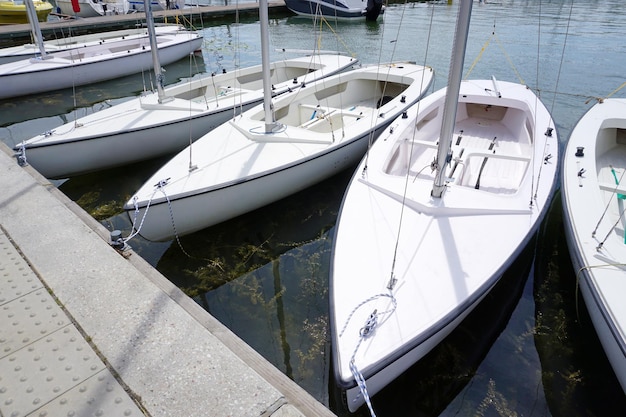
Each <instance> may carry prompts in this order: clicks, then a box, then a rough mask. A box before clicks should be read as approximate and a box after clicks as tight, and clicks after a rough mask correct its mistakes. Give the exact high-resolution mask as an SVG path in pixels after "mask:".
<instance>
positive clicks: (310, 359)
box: [0, 0, 626, 416]
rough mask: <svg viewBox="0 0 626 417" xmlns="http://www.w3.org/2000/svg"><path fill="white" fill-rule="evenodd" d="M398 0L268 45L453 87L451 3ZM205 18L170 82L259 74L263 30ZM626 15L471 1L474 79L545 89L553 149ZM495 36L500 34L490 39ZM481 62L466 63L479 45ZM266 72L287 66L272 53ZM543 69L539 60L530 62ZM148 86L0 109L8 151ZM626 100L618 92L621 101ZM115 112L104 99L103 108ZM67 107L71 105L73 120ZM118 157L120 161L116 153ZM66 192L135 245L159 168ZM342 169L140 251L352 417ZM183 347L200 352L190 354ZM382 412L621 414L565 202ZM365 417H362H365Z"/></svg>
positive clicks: (75, 184) (279, 23) (104, 88)
mask: <svg viewBox="0 0 626 417" xmlns="http://www.w3.org/2000/svg"><path fill="white" fill-rule="evenodd" d="M454 3H455V4H454V5H453V6H449V5H448V4H447V1H444V2H430V3H427V4H426V3H408V4H406V5H402V4H397V3H394V4H393V5H390V6H389V7H388V9H387V12H386V13H385V16H384V19H382V20H379V22H377V23H367V24H366V23H363V22H360V23H334V22H330V23H328V24H321V25H317V26H315V27H314V26H313V24H312V22H311V21H310V20H306V19H301V18H294V17H292V16H290V15H289V14H278V15H272V16H271V27H270V36H271V42H272V47H273V48H293V49H312V48H314V47H315V46H316V45H318V44H319V45H320V46H321V48H322V49H328V50H330V49H334V50H341V51H345V52H348V53H351V54H354V55H355V56H356V57H358V58H360V59H361V60H362V61H364V62H367V63H375V62H378V61H389V60H403V59H409V60H413V61H417V62H418V63H426V64H428V65H431V66H433V67H434V68H435V71H436V82H435V88H440V87H443V86H445V84H446V82H447V70H448V64H449V62H448V61H449V55H450V47H451V43H452V38H451V37H452V33H453V27H454V22H455V18H456V10H457V9H456V2H454ZM233 20H234V18H233V19H227V20H223V21H211V22H210V23H206V24H205V28H204V29H203V32H204V36H205V40H206V42H205V45H204V49H203V54H202V56H201V57H196V58H195V59H194V60H192V61H191V65H190V62H189V61H188V60H183V61H181V62H179V63H177V64H175V65H170V66H168V67H167V68H166V69H167V73H166V79H167V81H168V82H175V81H177V80H178V79H181V78H185V77H188V76H190V75H192V74H194V73H196V72H203V71H207V72H212V71H220V70H221V69H222V68H227V69H231V68H233V67H234V66H236V65H240V66H248V65H253V64H257V63H259V61H260V45H259V43H258V38H259V30H258V22H256V21H253V20H247V21H241V22H239V23H232V22H233ZM624 27H626V8H625V7H624V5H623V3H622V1H621V0H596V1H593V0H590V1H582V0H580V1H567V0H553V1H548V0H544V1H538V0H536V1H530V0H527V1H515V0H503V1H500V2H496V1H492V2H486V3H485V4H480V3H479V2H475V6H474V11H473V16H472V24H471V28H470V39H469V42H468V53H467V58H466V69H467V70H468V71H469V70H470V69H471V74H470V78H485V77H491V75H495V76H496V78H498V79H502V80H509V81H520V80H522V81H523V82H525V83H526V84H528V85H529V86H530V87H531V88H533V89H535V90H536V91H539V93H540V95H541V98H542V100H543V101H544V102H545V104H546V105H547V107H548V108H549V109H551V111H552V114H553V116H554V118H555V120H556V122H557V126H558V131H559V134H560V139H561V144H562V145H564V144H565V143H566V141H567V137H568V135H569V132H570V131H571V129H572V128H573V126H574V124H575V123H576V121H577V120H578V118H580V117H581V116H582V115H583V114H584V112H585V111H586V110H587V109H588V108H589V107H590V106H591V105H592V104H593V101H589V102H588V100H589V99H590V98H591V97H605V96H607V95H609V94H611V93H612V92H613V91H614V90H616V89H617V88H618V87H620V86H621V85H622V83H623V82H624V81H626V79H625V72H624V69H625V68H626V42H624V34H625V32H626V31H625V29H624ZM492 33H494V35H492ZM483 48H485V51H484V53H483V54H482V55H481V57H480V60H478V62H477V63H476V65H475V66H473V64H474V59H475V58H476V57H477V56H479V54H480V52H481V49H483ZM272 55H273V57H272V58H273V59H278V58H280V57H281V53H279V52H276V51H273V52H272ZM537 57H539V59H538V58H537ZM148 79H149V77H148V74H145V75H137V76H133V77H126V78H124V79H120V80H115V81H110V82H106V83H100V84H95V85H92V86H88V87H81V88H77V89H76V91H75V92H73V91H71V90H68V91H61V92H54V93H48V94H43V95H39V96H32V97H28V98H23V99H14V100H9V101H0V126H3V127H1V128H0V137H2V139H3V141H4V142H5V143H8V144H12V143H14V142H17V141H19V140H21V139H24V138H28V137H30V136H32V135H34V134H36V133H39V132H41V131H44V130H47V129H51V128H54V127H56V126H58V125H60V124H62V123H64V122H65V121H67V120H72V119H73V118H74V117H76V116H80V115H83V114H85V113H88V112H92V111H97V110H98V109H100V108H102V107H105V106H108V105H110V104H109V103H110V102H112V103H115V102H117V101H118V100H124V99H125V97H129V96H132V95H134V94H137V93H138V92H139V91H140V90H141V89H142V88H143V87H142V86H143V85H144V82H146V80H148ZM624 94H625V93H624V91H622V90H620V91H618V92H617V93H616V94H615V96H619V97H624ZM104 100H108V101H106V102H105V101H104ZM74 109H76V110H74ZM119 151H120V150H115V149H112V150H111V152H119ZM164 161H165V159H163V160H159V161H150V162H146V163H142V164H137V165H135V166H132V167H126V168H122V169H117V170H111V171H106V172H101V173H96V174H90V175H85V176H81V177H76V178H72V179H70V180H67V181H58V182H56V184H57V185H58V186H59V188H60V189H61V190H62V191H63V192H64V193H66V194H67V195H68V196H69V197H70V198H72V199H73V200H75V201H77V202H78V203H79V204H80V205H81V206H82V207H83V208H85V210H87V211H88V212H90V213H91V214H92V215H93V216H94V217H96V218H98V219H99V220H101V221H102V222H103V223H104V224H105V225H106V226H107V227H109V228H111V229H114V228H115V229H121V230H123V232H124V234H125V235H126V234H127V233H128V228H129V224H130V223H129V221H128V219H127V218H126V216H125V215H122V214H121V205H122V204H123V203H124V202H125V201H126V199H127V198H128V197H129V196H130V195H131V194H132V193H133V192H134V191H135V190H136V189H137V188H138V187H139V186H140V185H141V184H142V183H143V181H144V180H145V179H146V178H147V177H148V176H150V175H151V173H152V172H153V171H154V170H156V169H157V168H158V167H159V166H160V165H161V164H162V163H163V162H164ZM351 174H352V173H351V172H350V171H346V172H344V173H342V174H341V175H338V176H336V177H334V178H331V179H330V180H328V181H325V182H324V183H321V184H319V185H317V186H315V187H312V188H310V189H308V190H306V191H304V192H301V193H299V194H297V195H294V196H292V197H290V198H287V199H285V200H282V201H279V202H277V203H275V204H272V205H270V206H268V207H265V208H263V209H260V210H257V211H255V212H253V213H250V214H248V215H245V216H241V217H238V218H236V219H233V220H231V221H228V222H225V223H223V224H220V225H217V226H215V227H212V228H209V229H206V230H203V231H201V232H198V233H196V234H193V235H190V236H185V237H183V238H181V239H180V243H178V242H166V243H158V244H157V243H151V242H147V241H144V240H141V239H140V238H136V239H134V240H132V241H131V242H130V243H131V245H132V247H133V248H134V249H135V250H136V251H137V252H138V253H139V254H140V255H141V256H143V257H144V258H146V259H147V260H148V261H149V262H150V263H151V264H152V265H154V266H155V267H156V268H157V269H158V270H159V271H161V272H162V273H163V274H164V275H165V276H167V277H168V278H169V279H170V280H171V281H172V282H174V283H175V284H176V285H177V286H179V287H180V288H182V289H183V290H184V291H185V292H186V293H187V294H189V295H190V296H191V297H193V298H194V299H195V300H196V301H197V302H198V303H199V304H201V305H202V306H203V307H204V308H205V309H206V310H207V311H209V312H210V313H211V314H212V315H214V316H215V317H217V318H218V319H219V320H220V321H222V322H223V323H224V324H226V325H227V326H228V327H230V328H231V329H232V330H233V331H234V332H235V333H237V334H238V335H239V336H240V337H241V338H243V339H244V340H245V341H246V342H247V343H248V344H250V345H251V346H252V347H254V348H255V349H256V350H258V351H259V352H260V353H261V354H262V355H263V356H265V357H266V358H267V359H268V360H269V361H271V362H272V363H273V364H274V365H275V366H277V367H278V368H279V369H280V370H281V371H283V372H285V373H286V374H287V375H288V376H289V377H291V378H292V379H293V380H295V381H296V382H297V383H298V384H300V385H301V386H302V387H304V388H305V389H306V390H307V391H309V392H310V393H311V394H312V395H313V396H315V397H316V398H318V399H319V400H320V401H321V402H322V403H324V404H326V405H328V406H329V407H330V408H331V409H332V410H333V411H335V412H336V413H337V414H339V415H347V413H346V411H345V410H344V409H343V408H342V406H341V403H340V401H338V400H337V393H336V392H335V390H334V389H333V384H332V381H333V380H332V376H331V375H330V357H329V355H330V346H329V344H328V327H327V316H328V305H327V291H328V266H329V258H330V248H331V246H332V239H333V232H334V224H335V220H336V216H337V211H338V209H339V205H340V202H341V198H342V196H343V192H344V190H345V186H346V184H347V182H348V180H349V178H350V176H351ZM190 342H193V341H190ZM373 404H374V409H375V410H376V412H377V415H378V416H437V415H458V416H467V415H470V416H500V415H504V416H550V415H552V416H613V415H626V396H624V393H623V391H622V390H621V388H620V386H619V384H618V382H617V380H616V378H615V376H614V374H613V371H612V369H611V368H610V365H609V364H608V362H607V359H606V357H605V356H604V353H603V351H602V348H601V346H600V344H599V342H598V339H597V337H596V335H595V332H594V329H593V327H592V325H591V323H590V320H589V317H588V315H587V312H586V310H585V306H584V303H583V302H582V299H580V297H578V296H577V294H576V289H575V273H574V271H573V270H572V267H571V264H570V260H569V256H568V253H567V247H566V244H565V241H564V238H563V230H562V217H561V202H560V197H559V196H558V195H557V196H556V198H555V201H554V204H553V207H552V210H551V212H550V215H549V217H548V219H547V221H546V222H545V224H544V226H543V228H542V229H541V231H540V233H539V234H538V235H537V239H536V244H533V245H531V246H529V247H528V248H527V250H526V252H525V253H524V254H523V256H521V257H520V258H519V259H518V261H517V263H516V264H515V266H514V267H512V268H511V269H510V270H509V271H508V272H507V274H506V275H505V277H504V278H503V279H502V281H501V283H500V284H499V285H498V287H497V288H496V289H495V290H494V291H493V292H492V293H491V294H490V296H489V297H488V298H487V299H486V300H485V301H484V302H483V303H482V304H481V305H480V307H479V308H478V309H477V310H476V311H475V312H474V313H473V314H472V315H471V316H470V317H469V318H468V319H467V320H466V321H465V322H463V324H462V325H461V326H460V327H459V328H458V330H457V331H455V332H454V333H453V334H452V335H451V336H450V337H449V338H448V339H446V341H445V342H444V343H442V344H441V345H440V346H439V347H438V348H436V349H435V350H434V351H433V352H431V354H429V355H428V356H427V357H426V358H424V360H422V361H421V362H420V363H418V364H416V365H415V366H414V367H413V368H411V369H410V370H409V371H408V372H406V373H405V374H404V375H402V376H401V377H400V378H398V379H397V380H396V381H395V382H394V383H393V384H392V385H390V386H389V387H388V388H387V389H385V390H383V391H382V392H381V393H379V394H378V395H376V396H375V397H374V399H373ZM357 414H358V415H363V416H366V415H369V414H368V412H367V411H366V410H361V412H360V413H357Z"/></svg>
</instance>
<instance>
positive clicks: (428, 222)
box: [329, 0, 559, 414]
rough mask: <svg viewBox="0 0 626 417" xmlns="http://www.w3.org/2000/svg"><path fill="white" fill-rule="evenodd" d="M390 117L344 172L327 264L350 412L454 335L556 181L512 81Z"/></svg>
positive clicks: (337, 358) (454, 77)
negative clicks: (387, 124) (350, 174)
mask: <svg viewBox="0 0 626 417" xmlns="http://www.w3.org/2000/svg"><path fill="white" fill-rule="evenodd" d="M472 2H473V0H461V1H460V2H459V3H460V5H459V17H458V20H457V29H456V35H455V40H454V42H453V45H454V48H453V51H452V59H451V66H450V76H449V82H448V86H447V88H443V89H441V90H438V91H436V92H434V93H432V94H430V95H428V96H427V97H425V98H423V99H422V100H420V101H419V102H418V103H417V104H416V105H414V106H412V107H411V108H409V109H408V111H407V112H406V113H405V114H403V116H402V117H400V118H398V119H396V120H394V121H393V122H392V123H391V124H390V127H389V128H388V129H387V130H385V131H384V132H383V133H382V134H381V135H380V136H379V137H378V139H377V140H376V142H375V143H374V144H373V145H372V147H371V148H370V149H369V150H368V152H367V153H366V156H365V157H364V158H363V159H362V161H361V163H360V164H359V166H358V167H357V169H356V171H355V173H354V176H353V177H352V179H351V181H350V183H349V184H348V188H347V191H346V194H345V196H344V199H343V202H342V205H341V209H340V212H339V216H338V219H337V224H336V229H335V238H334V241H333V248H332V254H331V266H330V289H329V294H330V329H331V346H332V357H333V369H334V372H333V374H334V375H335V379H336V384H337V386H338V387H339V388H340V389H341V390H342V392H343V393H344V395H345V397H344V398H345V401H346V404H345V405H346V406H347V407H348V408H349V410H350V411H356V410H357V409H358V408H359V407H360V406H362V405H363V404H367V406H369V407H370V412H371V413H372V414H373V410H372V404H371V402H370V396H372V395H374V394H376V393H377V392H379V391H380V390H381V389H383V388H384V387H385V386H387V385H388V384H389V383H390V382H391V381H393V380H395V379H396V378H397V377H399V376H400V375H401V374H402V373H403V372H404V371H406V370H407V369H408V368H409V367H410V366H411V365H413V364H414V363H416V362H417V361H419V360H420V359H421V358H423V357H424V356H425V355H426V354H427V353H428V352H430V351H431V350H432V349H433V348H434V347H435V346H437V345H438V344H439V343H440V342H441V341H442V340H444V338H445V337H446V336H447V335H449V334H450V333H451V332H452V330H454V329H455V328H456V327H457V326H458V325H459V323H461V322H462V320H463V319H464V318H465V317H467V315H468V314H469V313H470V312H471V311H472V310H473V309H474V308H475V307H476V306H477V305H478V304H479V303H480V302H481V300H482V299H484V298H485V297H486V296H487V294H488V293H489V292H490V290H491V289H492V288H493V287H494V286H495V285H496V284H497V283H498V281H499V280H500V278H501V276H502V274H503V273H504V272H505V271H506V270H507V269H509V267H510V266H511V265H512V264H513V262H514V261H515V260H516V259H517V257H518V256H519V254H520V253H521V252H522V251H523V250H524V248H525V247H526V246H527V245H528V244H529V243H530V242H531V241H532V240H533V237H534V236H535V235H536V232H537V230H538V228H539V226H540V224H541V222H542V221H543V219H544V217H545V215H546V213H547V211H548V208H549V206H550V203H551V200H552V196H553V192H554V189H555V186H556V182H557V172H558V149H559V142H558V138H557V135H556V130H555V124H554V121H553V120H552V117H551V116H550V113H549V111H548V110H547V108H546V107H545V106H544V105H543V104H542V103H541V101H540V100H539V98H538V97H537V96H536V95H535V94H534V93H533V92H532V90H531V89H530V88H528V87H527V86H525V85H522V84H516V83H510V82H504V81H498V80H496V79H495V78H492V79H487V80H466V81H461V79H462V70H463V63H464V56H465V47H466V42H467V35H468V31H469V23H470V15H471V8H472Z"/></svg>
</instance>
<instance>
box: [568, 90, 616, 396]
mask: <svg viewBox="0 0 626 417" xmlns="http://www.w3.org/2000/svg"><path fill="white" fill-rule="evenodd" d="M562 180H563V182H562V189H561V195H562V202H563V214H564V216H563V217H564V225H565V236H566V239H567V245H568V247H569V252H570V255H571V258H572V263H573V265H574V269H575V271H576V282H577V285H578V286H579V288H580V292H581V293H582V295H583V299H584V300H585V304H586V306H587V310H588V311H589V315H590V316H591V321H592V322H593V325H594V327H595V329H596V333H597V334H598V337H599V339H600V342H601V343H602V347H603V348H604V351H605V353H606V356H607V357H608V359H609V362H610V363H611V366H612V367H613V370H614V371H615V375H616V376H617V379H618V380H619V382H620V384H621V386H622V389H623V390H624V391H626V304H625V303H624V299H623V296H624V294H626V282H625V280H624V279H625V278H626V232H625V230H626V212H625V210H626V208H625V206H626V99H623V98H622V99H618V98H615V99H604V100H603V101H601V102H599V103H597V104H596V105H594V106H593V107H592V108H591V109H590V110H589V111H588V112H587V113H586V114H585V115H584V116H583V117H582V118H581V119H580V120H579V122H578V123H577V124H576V126H575V127H574V129H573V131H572V133H571V135H570V137H569V140H568V142H567V148H566V150H565V154H564V157H563V178H562Z"/></svg>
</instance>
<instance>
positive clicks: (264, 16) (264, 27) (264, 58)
mask: <svg viewBox="0 0 626 417" xmlns="http://www.w3.org/2000/svg"><path fill="white" fill-rule="evenodd" d="M267 9H268V6H267V0H260V1H259V21H260V22H259V23H260V24H261V68H262V70H263V107H264V109H265V133H271V132H272V129H273V128H274V126H275V125H276V123H274V112H273V111H272V110H273V108H272V107H273V106H272V80H271V78H270V37H269V13H268V11H267Z"/></svg>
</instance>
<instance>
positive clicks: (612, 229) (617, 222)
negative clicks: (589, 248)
mask: <svg viewBox="0 0 626 417" xmlns="http://www.w3.org/2000/svg"><path fill="white" fill-rule="evenodd" d="M625 213H626V208H624V209H623V210H622V212H621V213H620V215H619V217H618V218H617V221H616V222H615V224H613V226H612V227H611V228H610V229H609V231H608V232H607V234H606V236H604V239H602V241H600V243H599V244H598V247H597V248H596V249H597V250H600V249H602V246H603V245H604V242H606V240H607V239H608V238H609V236H610V235H611V233H613V231H614V230H615V228H616V227H617V225H618V224H619V222H620V221H621V220H622V217H624V214H625ZM624 234H625V235H626V230H624Z"/></svg>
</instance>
